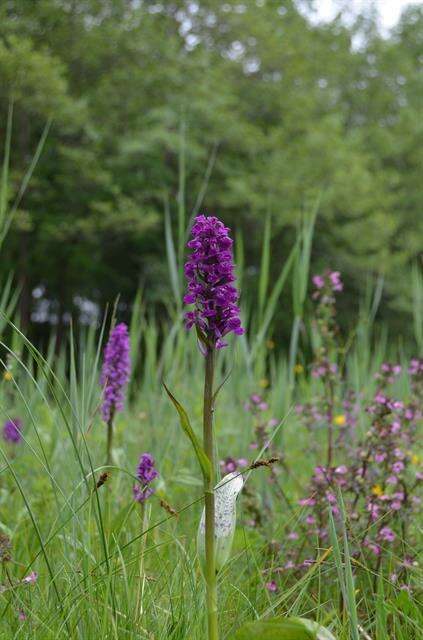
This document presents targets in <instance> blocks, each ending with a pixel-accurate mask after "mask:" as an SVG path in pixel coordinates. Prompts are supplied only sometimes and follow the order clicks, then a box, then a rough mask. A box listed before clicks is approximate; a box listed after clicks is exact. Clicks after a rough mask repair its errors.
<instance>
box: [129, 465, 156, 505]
mask: <svg viewBox="0 0 423 640" xmlns="http://www.w3.org/2000/svg"><path fill="white" fill-rule="evenodd" d="M154 464H155V463H154V458H153V456H152V455H151V454H150V453H143V454H142V455H141V456H140V459H139V462H138V466H137V471H136V474H135V475H136V476H137V478H138V480H139V481H140V484H135V485H134V487H133V494H134V500H136V502H140V503H143V502H145V501H146V500H147V499H148V498H149V497H150V496H151V495H152V494H153V493H154V489H153V488H152V487H150V486H149V485H150V484H151V482H153V480H154V479H155V478H157V477H158V475H159V472H158V471H157V469H156V468H155V466H154Z"/></svg>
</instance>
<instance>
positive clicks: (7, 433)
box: [3, 418, 22, 444]
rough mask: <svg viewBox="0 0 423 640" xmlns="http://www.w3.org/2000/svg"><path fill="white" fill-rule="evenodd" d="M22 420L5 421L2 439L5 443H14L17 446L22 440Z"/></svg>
mask: <svg viewBox="0 0 423 640" xmlns="http://www.w3.org/2000/svg"><path fill="white" fill-rule="evenodd" d="M21 431H22V420H19V418H14V419H13V420H6V422H5V423H4V426H3V438H4V439H5V440H6V442H14V443H15V444H17V443H18V442H20V441H21V440H22V435H21Z"/></svg>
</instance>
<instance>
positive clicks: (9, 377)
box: [3, 371, 13, 380]
mask: <svg viewBox="0 0 423 640" xmlns="http://www.w3.org/2000/svg"><path fill="white" fill-rule="evenodd" d="M12 378H13V376H12V373H11V372H10V371H5V372H4V373H3V379H4V380H12Z"/></svg>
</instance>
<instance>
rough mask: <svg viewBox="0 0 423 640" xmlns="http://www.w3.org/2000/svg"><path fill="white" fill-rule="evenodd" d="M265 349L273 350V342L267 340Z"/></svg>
mask: <svg viewBox="0 0 423 640" xmlns="http://www.w3.org/2000/svg"><path fill="white" fill-rule="evenodd" d="M266 347H267V348H268V349H274V348H275V343H274V342H273V340H267V341H266Z"/></svg>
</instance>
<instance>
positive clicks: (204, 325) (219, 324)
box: [184, 215, 244, 349]
mask: <svg viewBox="0 0 423 640" xmlns="http://www.w3.org/2000/svg"><path fill="white" fill-rule="evenodd" d="M232 244H233V241H232V239H231V238H230V237H229V229H228V228H227V227H225V225H224V224H223V222H221V221H220V220H219V219H218V218H215V217H214V216H211V217H206V216H203V215H201V216H197V218H196V219H195V223H194V225H193V227H192V239H191V240H190V241H189V242H188V247H189V248H190V249H192V253H191V255H190V256H189V259H188V261H187V263H186V264H185V275H186V277H187V280H188V293H187V294H186V296H185V297H184V302H185V304H194V305H195V309H194V310H193V311H188V312H187V313H186V314H185V320H186V326H187V329H191V327H192V326H194V325H195V326H196V327H197V328H198V329H199V330H200V331H201V332H202V334H203V335H204V337H205V339H206V341H207V342H208V344H209V345H211V347H212V348H217V349H221V348H222V347H225V346H227V343H226V342H225V341H224V340H223V338H224V336H226V335H227V334H228V333H231V332H233V333H235V334H237V335H241V334H242V333H244V329H243V328H242V326H241V320H240V318H239V307H238V306H237V304H236V303H237V299H238V291H237V289H236V287H234V286H233V284H232V283H233V282H235V276H234V263H233V256H232Z"/></svg>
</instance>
